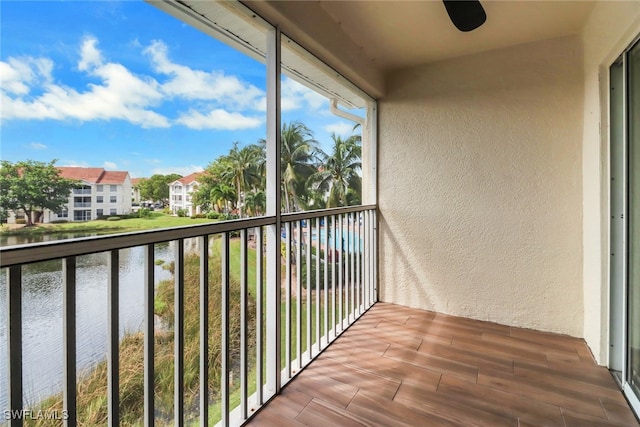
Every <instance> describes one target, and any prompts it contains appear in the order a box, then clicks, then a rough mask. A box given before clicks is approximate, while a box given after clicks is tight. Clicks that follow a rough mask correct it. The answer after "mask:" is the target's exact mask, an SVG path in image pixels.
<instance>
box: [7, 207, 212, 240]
mask: <svg viewBox="0 0 640 427" xmlns="http://www.w3.org/2000/svg"><path fill="white" fill-rule="evenodd" d="M216 221H217V220H215V219H207V218H194V219H192V218H189V217H178V216H172V215H167V214H164V213H161V212H151V216H149V217H148V218H129V219H121V220H119V221H107V220H103V219H97V220H94V221H86V222H66V223H61V224H37V225H35V226H33V227H21V228H8V227H3V228H2V229H0V234H4V235H35V234H58V233H60V234H62V233H96V234H111V233H126V232H131V231H140V230H152V229H159V228H169V227H180V226H185V225H195V224H203V223H211V222H216Z"/></svg>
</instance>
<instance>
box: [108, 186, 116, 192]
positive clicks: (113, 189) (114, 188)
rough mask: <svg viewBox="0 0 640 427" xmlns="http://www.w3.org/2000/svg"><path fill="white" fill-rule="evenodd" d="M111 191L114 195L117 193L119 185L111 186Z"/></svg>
mask: <svg viewBox="0 0 640 427" xmlns="http://www.w3.org/2000/svg"><path fill="white" fill-rule="evenodd" d="M109 191H111V192H112V193H115V192H116V191H118V186H117V185H110V186H109Z"/></svg>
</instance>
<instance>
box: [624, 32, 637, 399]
mask: <svg viewBox="0 0 640 427" xmlns="http://www.w3.org/2000/svg"><path fill="white" fill-rule="evenodd" d="M627 64H628V67H627V70H628V73H627V87H628V92H627V93H628V104H627V105H628V121H627V122H628V129H629V130H628V134H629V138H628V147H629V148H628V150H629V156H628V159H629V161H628V187H629V190H628V195H629V203H628V212H629V227H628V230H629V234H628V238H627V242H628V248H629V250H628V257H627V259H628V263H627V265H628V272H629V273H628V281H627V282H628V285H627V286H628V295H629V298H628V300H627V307H628V313H629V315H628V323H627V324H628V333H627V336H628V340H629V349H628V357H629V365H628V374H627V378H626V380H627V382H628V383H629V385H630V387H631V389H632V390H633V392H634V393H635V395H636V396H638V397H640V43H636V46H635V47H634V48H632V49H631V50H630V51H629V53H628V54H627Z"/></svg>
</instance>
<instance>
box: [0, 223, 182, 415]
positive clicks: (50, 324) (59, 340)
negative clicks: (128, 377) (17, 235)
mask: <svg viewBox="0 0 640 427" xmlns="http://www.w3.org/2000/svg"><path fill="white" fill-rule="evenodd" d="M39 237H41V238H42V237H43V236H39ZM72 237H84V236H77V235H74V236H72ZM55 238H56V239H60V236H55ZM1 243H2V246H6V245H10V244H19V243H25V242H24V241H16V239H13V241H9V240H8V239H7V240H5V241H3V242H1ZM172 245H173V242H171V243H166V244H161V245H156V253H155V259H156V260H157V259H161V260H164V261H166V262H171V261H172V260H173V250H172ZM143 262H144V248H143V247H135V248H130V249H123V250H121V251H120V336H121V337H122V336H123V335H124V334H126V333H128V332H135V331H140V330H142V327H143V322H144V271H143ZM155 272H156V283H158V282H159V281H160V280H164V279H168V278H170V277H171V276H170V273H169V272H168V271H166V270H164V269H162V266H156V267H155ZM1 273H2V274H0V409H4V408H7V407H8V396H7V394H8V390H7V387H8V385H7V374H6V373H7V372H8V371H7V369H8V367H7V365H8V360H7V359H8V351H7V278H6V272H5V271H2V272H1ZM22 274H23V279H22V304H23V306H22V334H23V349H22V351H23V387H24V401H25V405H24V406H25V408H29V407H33V406H34V405H35V404H37V402H38V401H40V400H42V399H43V398H45V397H47V396H50V395H52V394H55V393H59V392H61V391H62V381H63V377H62V372H63V363H64V361H63V324H62V308H63V297H62V295H63V293H62V262H61V261H60V260H58V261H50V262H42V263H37V264H31V265H27V266H24V267H23V273H22ZM76 275H77V279H76V287H77V289H76V304H77V312H76V316H77V317H76V324H77V332H76V333H77V370H78V374H79V375H80V374H82V373H83V372H87V371H88V370H90V369H91V368H92V367H93V366H95V365H96V364H97V363H98V362H100V361H102V360H105V358H106V351H107V332H108V330H107V254H106V253H100V254H92V255H86V256H81V257H78V258H77V273H76Z"/></svg>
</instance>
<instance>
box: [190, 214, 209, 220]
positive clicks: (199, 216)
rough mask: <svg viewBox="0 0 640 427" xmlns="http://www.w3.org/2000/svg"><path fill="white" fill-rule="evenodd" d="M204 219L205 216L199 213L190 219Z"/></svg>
mask: <svg viewBox="0 0 640 427" xmlns="http://www.w3.org/2000/svg"><path fill="white" fill-rule="evenodd" d="M206 217H207V215H205V214H202V213H200V214H195V215H191V218H192V219H196V218H200V219H201V218H206Z"/></svg>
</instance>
